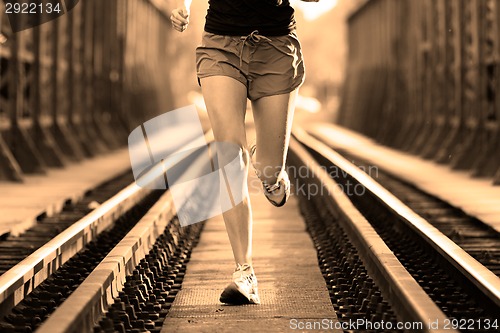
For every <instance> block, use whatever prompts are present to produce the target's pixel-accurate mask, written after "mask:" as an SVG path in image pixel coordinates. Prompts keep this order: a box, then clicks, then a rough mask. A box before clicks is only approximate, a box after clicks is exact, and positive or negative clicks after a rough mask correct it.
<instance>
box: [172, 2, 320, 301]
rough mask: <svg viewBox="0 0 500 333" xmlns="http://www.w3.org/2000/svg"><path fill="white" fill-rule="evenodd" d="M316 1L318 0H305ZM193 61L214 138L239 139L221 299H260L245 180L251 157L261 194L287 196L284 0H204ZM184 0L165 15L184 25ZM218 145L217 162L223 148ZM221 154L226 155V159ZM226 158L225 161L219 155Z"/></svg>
mask: <svg viewBox="0 0 500 333" xmlns="http://www.w3.org/2000/svg"><path fill="white" fill-rule="evenodd" d="M309 1H311V2H317V1H318V0H309ZM208 3H209V8H208V11H207V15H206V22H205V29H204V32H203V37H202V41H201V45H200V46H198V47H197V49H196V69H197V76H198V82H199V84H200V85H201V89H202V93H203V97H204V100H205V104H206V108H207V112H208V116H209V119H210V123H211V125H212V129H213V133H214V138H215V140H216V142H225V143H232V144H234V145H236V146H237V147H239V154H238V156H239V158H240V162H241V165H243V166H244V167H243V168H244V171H245V173H244V174H245V177H240V178H243V179H239V180H237V181H243V182H244V184H239V185H240V186H241V187H240V188H242V189H243V191H244V192H245V193H243V198H244V200H243V201H242V202H241V203H239V204H237V205H236V206H234V207H233V208H232V209H230V210H229V211H227V212H225V213H223V218H224V223H225V225H226V230H227V234H228V237H229V241H230V243H231V247H232V250H233V255H234V259H235V262H236V269H235V271H234V273H233V276H232V282H231V283H230V284H229V285H228V286H227V287H226V288H225V290H224V291H223V292H222V295H221V296H220V301H221V302H222V303H228V304H248V303H251V304H260V299H259V294H258V290H257V279H256V277H255V273H254V270H253V267H252V209H251V205H250V200H249V196H248V189H247V187H246V182H247V178H246V175H247V172H248V166H249V164H250V163H251V161H252V160H254V161H255V163H253V166H254V168H255V172H256V174H257V176H258V177H259V178H260V180H261V181H262V184H263V189H264V194H265V196H266V197H267V199H268V200H269V201H270V202H271V203H272V204H273V205H275V206H278V207H279V206H283V205H284V204H285V203H286V201H287V199H288V197H289V196H290V180H289V179H288V175H287V173H286V171H285V161H286V155H287V151H288V144H289V140H290V132H291V126H292V119H293V113H294V108H295V98H296V96H297V91H298V88H299V87H300V85H301V84H302V82H303V81H304V64H303V60H302V53H301V46H300V43H299V40H298V39H297V35H296V32H295V28H296V23H295V19H294V9H293V8H292V7H291V6H290V2H289V0H209V1H208ZM190 5H191V0H176V9H174V10H173V11H172V15H171V17H170V18H171V20H172V26H173V28H174V29H175V30H177V31H179V32H183V31H185V30H186V28H187V26H188V24H189V8H190ZM247 98H248V99H250V101H251V103H252V110H253V115H254V121H255V131H256V144H255V145H253V146H252V147H250V148H248V146H247V139H246V134H245V112H246V105H247ZM223 155H224V153H222V154H221V153H220V152H219V153H218V159H219V165H225V164H224V162H228V161H229V159H230V158H234V155H233V156H232V157H230V156H226V157H225V156H223ZM225 159H226V160H225ZM224 160H225V161H224Z"/></svg>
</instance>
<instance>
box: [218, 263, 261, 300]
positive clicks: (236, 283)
mask: <svg viewBox="0 0 500 333" xmlns="http://www.w3.org/2000/svg"><path fill="white" fill-rule="evenodd" d="M220 301H221V302H222V303H227V304H260V298H259V292H258V289H257V278H256V277H255V273H254V271H253V268H252V267H251V266H250V265H248V264H244V265H243V266H242V265H240V264H238V267H236V269H235V271H234V273H233V282H231V283H230V284H229V285H228V286H227V287H226V289H224V291H223V292H222V294H221V295H220Z"/></svg>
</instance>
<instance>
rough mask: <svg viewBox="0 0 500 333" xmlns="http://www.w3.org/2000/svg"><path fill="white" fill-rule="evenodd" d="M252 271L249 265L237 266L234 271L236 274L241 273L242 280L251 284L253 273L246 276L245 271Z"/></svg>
mask: <svg viewBox="0 0 500 333" xmlns="http://www.w3.org/2000/svg"><path fill="white" fill-rule="evenodd" d="M248 269H251V267H250V265H248V264H243V265H240V264H237V266H236V269H235V270H234V271H235V272H240V276H239V277H240V279H242V280H243V279H246V280H247V281H248V282H249V283H250V284H252V283H253V273H250V274H244V271H246V270H248Z"/></svg>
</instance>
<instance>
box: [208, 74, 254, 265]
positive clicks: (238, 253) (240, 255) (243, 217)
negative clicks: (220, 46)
mask: <svg viewBox="0 0 500 333" xmlns="http://www.w3.org/2000/svg"><path fill="white" fill-rule="evenodd" d="M200 81H201V86H202V92H203V98H204V99H205V104H206V107H207V111H208V116H209V118H210V123H211V125H212V129H213V132H214V137H215V141H217V142H223V143H233V144H236V145H238V147H240V149H241V150H242V153H241V161H240V162H241V163H242V165H244V166H245V176H244V177H243V181H244V182H245V183H244V184H234V185H235V187H236V188H241V189H244V190H245V193H243V197H244V198H245V199H244V200H243V201H242V202H241V203H238V204H237V205H236V206H234V207H233V208H232V209H230V210H228V211H226V212H225V213H223V217H224V223H225V225H226V230H227V234H228V237H229V241H230V243H231V247H232V249H233V255H234V260H235V261H236V263H237V264H244V263H248V264H250V265H251V264H252V212H251V206H250V200H249V197H248V189H247V187H246V181H247V171H248V164H249V163H248V161H249V159H248V152H247V148H246V147H247V143H246V133H245V111H246V101H247V98H246V96H247V91H246V87H245V86H244V85H243V84H242V83H241V82H239V81H237V80H235V79H233V78H230V77H226V76H210V77H207V78H203V79H201V80H200ZM218 153H219V154H218V161H219V166H223V165H225V164H226V163H227V162H229V159H231V156H224V152H218ZM221 153H222V154H221ZM232 157H233V158H234V155H233V156H232ZM228 181H230V182H231V181H234V180H231V179H229V180H228Z"/></svg>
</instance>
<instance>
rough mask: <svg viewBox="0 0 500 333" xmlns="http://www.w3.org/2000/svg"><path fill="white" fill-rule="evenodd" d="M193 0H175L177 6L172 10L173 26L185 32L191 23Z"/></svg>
mask: <svg viewBox="0 0 500 333" xmlns="http://www.w3.org/2000/svg"><path fill="white" fill-rule="evenodd" d="M191 1H192V0H175V5H176V8H175V9H174V10H172V15H171V16H170V20H172V27H173V28H174V29H175V30H177V31H179V32H183V31H184V30H186V28H187V26H188V24H189V8H190V7H191Z"/></svg>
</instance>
